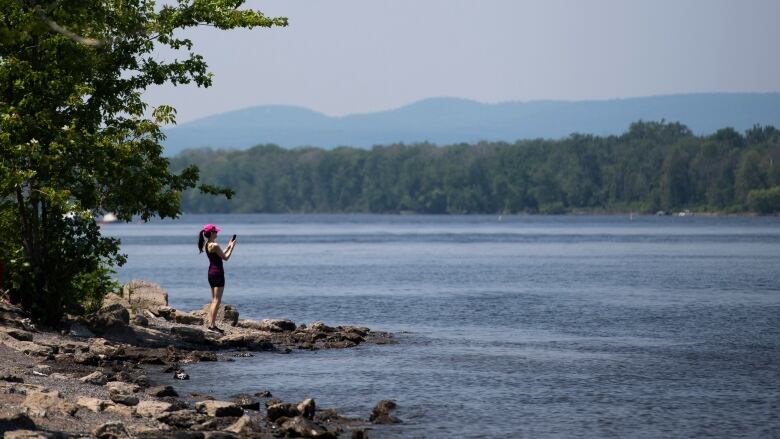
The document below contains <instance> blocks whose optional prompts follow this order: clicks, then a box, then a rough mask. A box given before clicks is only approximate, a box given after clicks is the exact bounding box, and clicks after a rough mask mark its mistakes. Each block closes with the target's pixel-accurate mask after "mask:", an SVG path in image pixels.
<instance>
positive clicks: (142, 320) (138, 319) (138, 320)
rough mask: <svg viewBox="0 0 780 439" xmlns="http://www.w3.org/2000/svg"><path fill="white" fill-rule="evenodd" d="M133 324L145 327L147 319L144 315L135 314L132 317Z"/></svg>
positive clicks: (147, 322)
mask: <svg viewBox="0 0 780 439" xmlns="http://www.w3.org/2000/svg"><path fill="white" fill-rule="evenodd" d="M144 311H148V310H144ZM133 324H134V325H138V326H142V327H144V328H146V327H147V326H149V319H148V318H146V316H143V315H141V314H137V315H136V316H135V317H133Z"/></svg>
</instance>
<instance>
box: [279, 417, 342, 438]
mask: <svg viewBox="0 0 780 439" xmlns="http://www.w3.org/2000/svg"><path fill="white" fill-rule="evenodd" d="M279 429H280V430H281V431H282V432H284V433H286V434H287V435H288V436H291V437H307V438H328V439H330V438H334V439H335V438H336V434H335V433H333V432H331V431H328V430H325V429H324V428H322V427H320V426H319V425H317V424H315V423H314V422H312V421H310V420H309V419H306V418H304V417H302V416H296V417H294V418H292V419H288V420H286V421H284V422H283V423H282V425H281V426H280V427H279Z"/></svg>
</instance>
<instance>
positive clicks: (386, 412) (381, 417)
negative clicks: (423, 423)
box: [368, 399, 401, 424]
mask: <svg viewBox="0 0 780 439" xmlns="http://www.w3.org/2000/svg"><path fill="white" fill-rule="evenodd" d="M396 407H397V406H396V404H395V401H392V400H389V399H384V400H382V401H379V402H378V403H377V405H376V407H374V409H373V410H371V416H369V417H368V420H369V421H371V422H372V423H374V424H398V423H400V422H401V420H400V419H398V418H396V417H395V416H392V415H390V412H391V411H393V410H395V408H396Z"/></svg>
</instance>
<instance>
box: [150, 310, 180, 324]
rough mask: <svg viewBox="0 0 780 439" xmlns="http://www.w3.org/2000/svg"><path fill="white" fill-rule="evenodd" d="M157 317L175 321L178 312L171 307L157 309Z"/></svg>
mask: <svg viewBox="0 0 780 439" xmlns="http://www.w3.org/2000/svg"><path fill="white" fill-rule="evenodd" d="M147 311H148V310H147ZM157 315H158V316H159V317H160V318H163V319H165V320H168V321H171V320H173V316H174V315H176V310H175V309H173V308H171V307H170V306H161V307H160V308H158V309H157Z"/></svg>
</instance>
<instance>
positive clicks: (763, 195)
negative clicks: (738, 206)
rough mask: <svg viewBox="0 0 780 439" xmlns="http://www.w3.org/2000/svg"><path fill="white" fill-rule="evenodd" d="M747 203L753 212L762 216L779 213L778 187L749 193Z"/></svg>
mask: <svg viewBox="0 0 780 439" xmlns="http://www.w3.org/2000/svg"><path fill="white" fill-rule="evenodd" d="M747 203H748V207H749V208H750V210H752V211H753V212H758V213H763V214H770V213H778V212H780V186H775V187H772V188H769V189H754V190H752V191H750V192H749V193H748V198H747Z"/></svg>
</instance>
